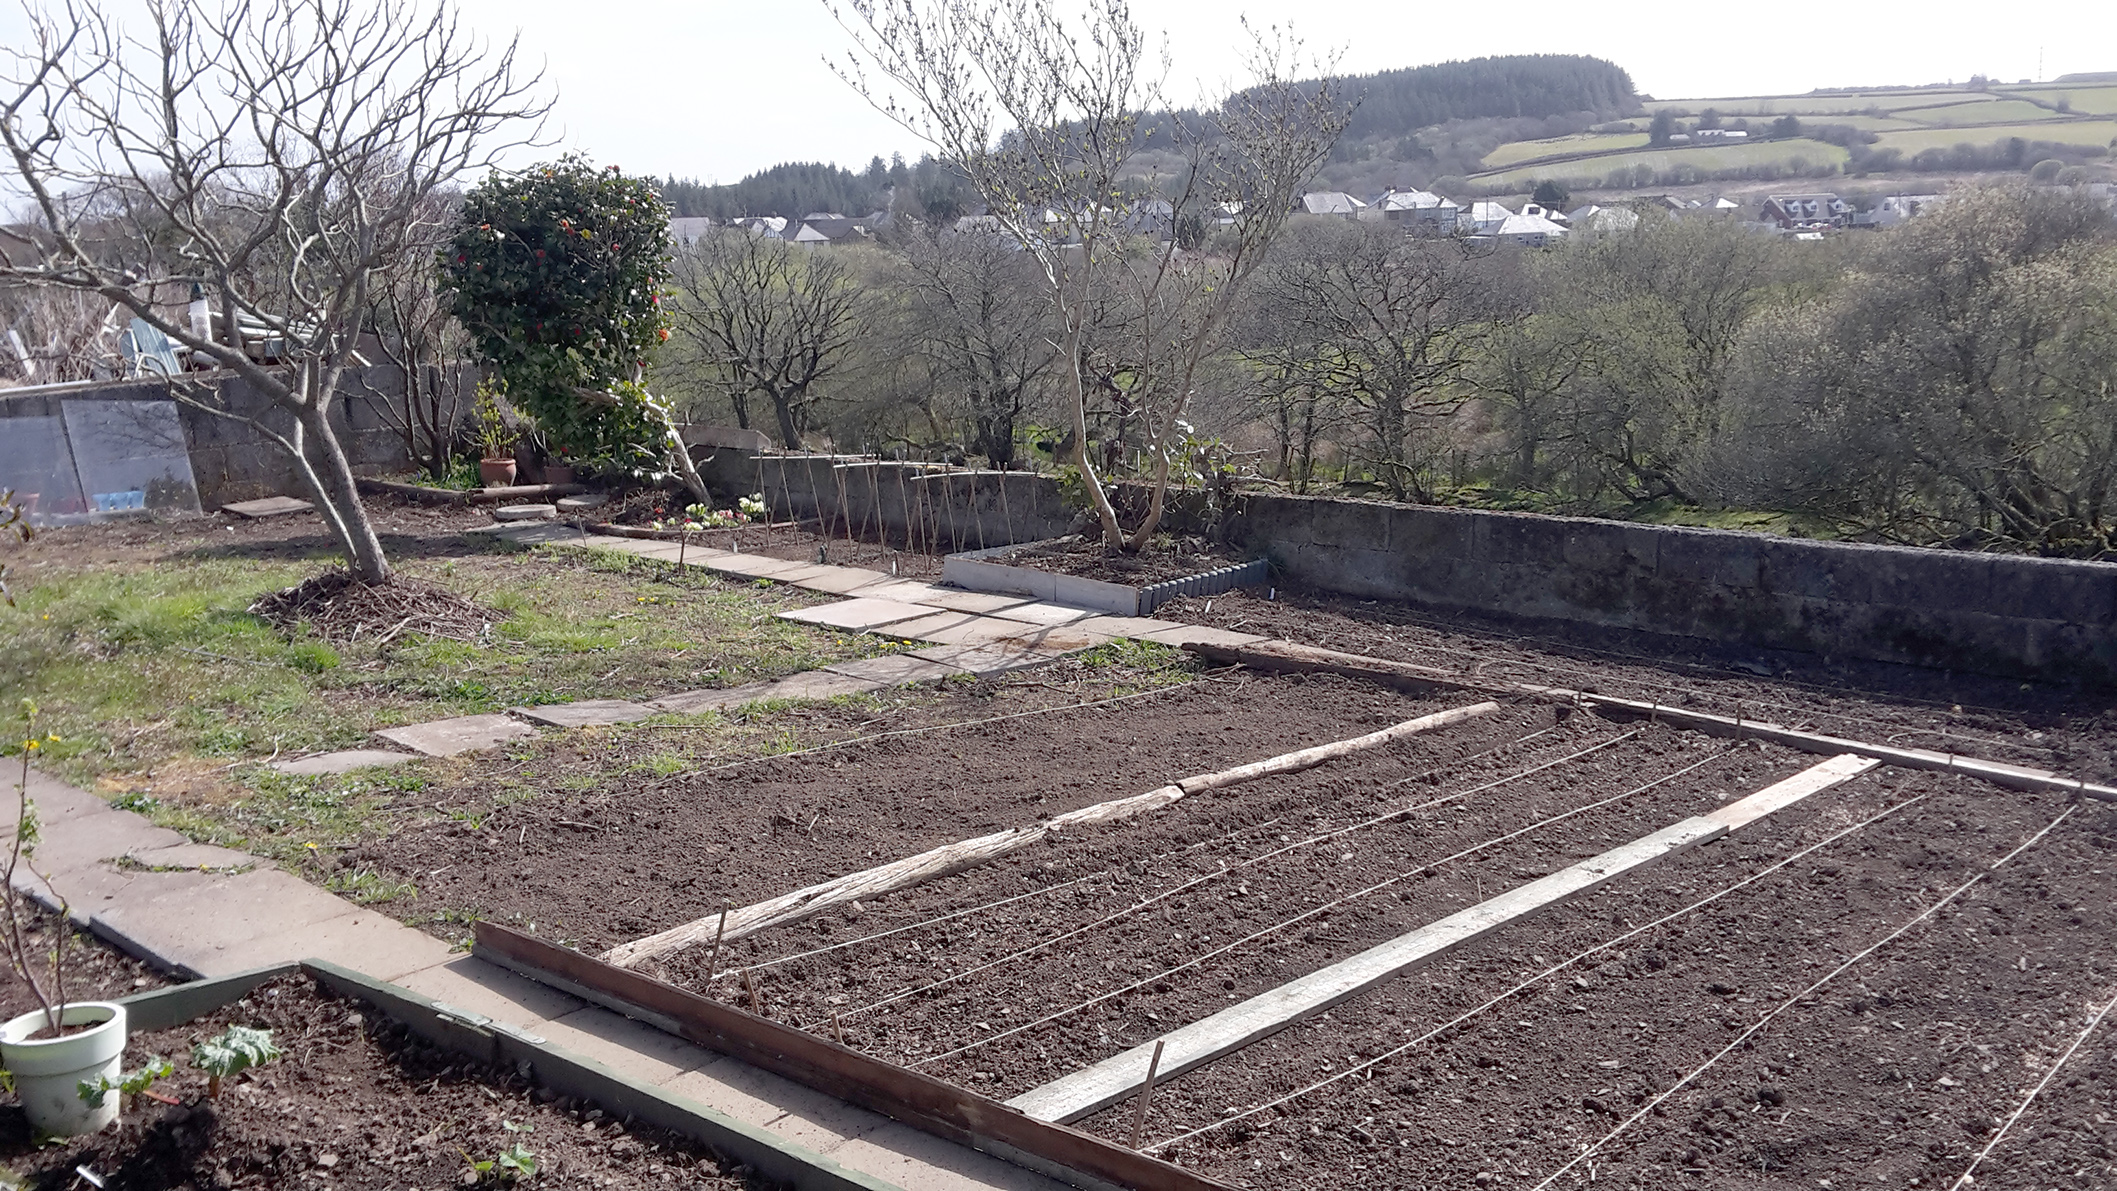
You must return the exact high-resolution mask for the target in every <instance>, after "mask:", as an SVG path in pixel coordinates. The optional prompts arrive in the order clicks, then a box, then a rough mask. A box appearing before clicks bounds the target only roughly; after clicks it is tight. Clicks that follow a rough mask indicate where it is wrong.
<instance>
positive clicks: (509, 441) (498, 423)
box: [477, 381, 521, 488]
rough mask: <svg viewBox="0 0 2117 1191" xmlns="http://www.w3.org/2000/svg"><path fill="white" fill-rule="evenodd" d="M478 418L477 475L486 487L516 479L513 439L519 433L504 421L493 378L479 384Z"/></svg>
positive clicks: (506, 483)
mask: <svg viewBox="0 0 2117 1191" xmlns="http://www.w3.org/2000/svg"><path fill="white" fill-rule="evenodd" d="M477 418H478V425H477V435H478V456H479V457H478V479H479V480H480V481H482V482H483V483H484V484H485V486H486V487H487V488H504V487H506V486H507V485H509V484H512V483H514V482H515V455H514V451H515V442H516V441H517V440H518V439H519V438H520V437H521V436H520V435H519V434H517V433H516V431H515V428H514V427H512V426H509V425H508V424H507V415H506V414H505V413H503V412H502V411H501V409H500V392H499V386H498V385H497V384H495V383H494V382H493V381H483V382H481V383H480V384H479V385H478V406H477Z"/></svg>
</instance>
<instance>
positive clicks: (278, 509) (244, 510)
mask: <svg viewBox="0 0 2117 1191" xmlns="http://www.w3.org/2000/svg"><path fill="white" fill-rule="evenodd" d="M315 509H316V506H315V505H312V504H310V503H309V502H308V501H305V500H296V499H295V498H294V497H291V496H267V497H265V498H264V499H263V500H239V501H236V502H235V503H234V504H232V505H222V506H221V512H223V513H233V514H235V515H236V516H238V517H247V518H249V519H250V520H252V521H262V520H263V519H265V518H266V517H285V516H288V515H290V514H294V513H309V512H314V511H315Z"/></svg>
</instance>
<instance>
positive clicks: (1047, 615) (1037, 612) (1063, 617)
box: [985, 600, 1095, 625]
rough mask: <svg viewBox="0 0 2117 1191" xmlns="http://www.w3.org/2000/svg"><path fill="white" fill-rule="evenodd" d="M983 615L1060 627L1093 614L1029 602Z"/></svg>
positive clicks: (1059, 606)
mask: <svg viewBox="0 0 2117 1191" xmlns="http://www.w3.org/2000/svg"><path fill="white" fill-rule="evenodd" d="M985 615H987V616H994V617H998V618H999V619H1001V620H1019V621H1021V622H1022V623H1024V624H1041V625H1061V624H1072V623H1073V622H1074V621H1077V620H1086V619H1088V618H1089V617H1091V616H1094V615H1095V613H1093V612H1091V611H1089V610H1088V609H1086V608H1069V607H1067V606H1066V605H1064V604H1046V603H1043V602H1041V601H1038V600H1029V601H1026V602H1024V603H1020V604H1015V605H1012V606H1010V607H1006V608H1001V609H999V610H998V611H995V612H988V613H986V614H985Z"/></svg>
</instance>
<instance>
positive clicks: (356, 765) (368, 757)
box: [272, 749, 419, 777]
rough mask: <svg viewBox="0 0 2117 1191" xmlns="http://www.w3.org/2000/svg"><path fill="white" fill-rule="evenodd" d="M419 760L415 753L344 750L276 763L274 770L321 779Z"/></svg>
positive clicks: (383, 750) (382, 750) (386, 750)
mask: <svg viewBox="0 0 2117 1191" xmlns="http://www.w3.org/2000/svg"><path fill="white" fill-rule="evenodd" d="M418 759H419V757H418V755H417V754H415V753H393V752H391V751H389V750H388V749H342V750H340V751H338V752H335V753H322V754H319V755H317V756H314V757H303V758H301V759H300V760H298V761H275V762H273V764H272V768H274V769H276V770H278V771H279V772H281V773H292V774H299V775H301V776H303V777H319V776H322V775H324V774H336V773H351V772H353V771H354V770H356V769H368V768H372V767H375V766H380V765H402V764H404V763H405V762H406V761H417V760H418Z"/></svg>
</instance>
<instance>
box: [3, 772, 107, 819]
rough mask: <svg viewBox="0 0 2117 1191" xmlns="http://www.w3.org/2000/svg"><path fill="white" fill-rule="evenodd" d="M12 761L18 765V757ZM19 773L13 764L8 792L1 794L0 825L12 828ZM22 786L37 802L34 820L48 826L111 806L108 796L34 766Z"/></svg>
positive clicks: (9, 775) (8, 777)
mask: <svg viewBox="0 0 2117 1191" xmlns="http://www.w3.org/2000/svg"><path fill="white" fill-rule="evenodd" d="M15 764H16V766H19V765H20V764H21V762H20V761H19V760H18V761H16V763H15ZM11 768H12V767H11ZM21 774H22V771H21V769H19V768H13V771H12V772H11V773H9V774H8V775H7V780H6V786H7V793H6V795H4V796H0V829H5V830H7V831H13V830H14V828H15V799H14V785H15V782H16V781H17V780H18V779H19V778H20V777H21ZM24 789H25V792H26V793H27V794H28V795H29V798H30V801H32V802H34V803H36V804H37V821H38V822H39V823H42V824H44V825H45V826H47V827H48V826H50V825H51V824H53V823H57V822H60V821H62V820H65V819H71V818H73V817H75V816H76V815H99V814H102V813H103V812H105V811H107V810H109V809H110V801H109V800H108V799H106V798H103V797H100V796H98V795H96V794H92V793H90V792H88V791H87V790H83V789H82V788H81V787H79V786H76V785H73V784H72V783H69V782H62V781H60V780H59V779H58V778H55V777H50V776H48V775H46V774H44V773H41V772H39V771H37V770H35V769H32V770H30V771H29V782H28V783H27V785H26V786H25V788H24Z"/></svg>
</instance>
